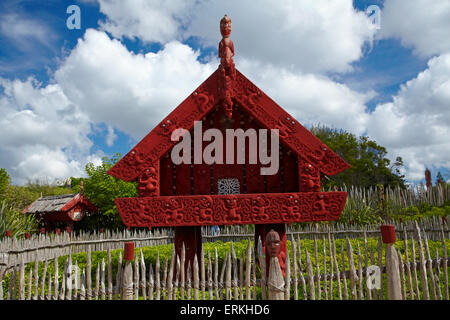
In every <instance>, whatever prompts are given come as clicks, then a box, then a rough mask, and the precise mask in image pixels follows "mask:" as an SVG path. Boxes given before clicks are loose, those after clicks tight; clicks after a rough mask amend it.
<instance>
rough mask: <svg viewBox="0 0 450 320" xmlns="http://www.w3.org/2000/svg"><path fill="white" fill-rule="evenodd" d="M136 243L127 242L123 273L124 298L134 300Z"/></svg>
mask: <svg viewBox="0 0 450 320" xmlns="http://www.w3.org/2000/svg"><path fill="white" fill-rule="evenodd" d="M133 258H134V243H133V242H125V247H124V260H125V267H124V270H123V274H122V294H121V299H122V300H132V298H133V265H132V261H133ZM119 267H120V266H119Z"/></svg>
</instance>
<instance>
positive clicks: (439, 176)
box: [436, 171, 444, 184]
mask: <svg viewBox="0 0 450 320" xmlns="http://www.w3.org/2000/svg"><path fill="white" fill-rule="evenodd" d="M442 182H444V177H443V176H442V173H441V172H440V171H439V172H438V173H437V175H436V184H439V183H442Z"/></svg>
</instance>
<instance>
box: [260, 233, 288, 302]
mask: <svg viewBox="0 0 450 320" xmlns="http://www.w3.org/2000/svg"><path fill="white" fill-rule="evenodd" d="M265 240H266V241H265V242H266V261H267V259H270V260H269V265H268V268H267V269H266V270H267V271H268V278H267V279H268V280H267V287H268V289H269V300H283V299H284V295H285V293H284V290H285V283H284V276H285V272H284V271H282V270H281V266H280V260H281V259H279V257H280V254H281V248H280V245H281V241H280V236H279V235H278V233H277V232H276V231H274V230H273V229H272V230H270V231H269V232H268V233H267V236H266V239H265ZM285 243H286V241H285ZM284 260H286V256H285V257H284ZM266 265H267V264H266Z"/></svg>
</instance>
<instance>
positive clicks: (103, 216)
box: [71, 153, 137, 229]
mask: <svg viewBox="0 0 450 320" xmlns="http://www.w3.org/2000/svg"><path fill="white" fill-rule="evenodd" d="M120 158H121V155H120V154H119V153H116V154H115V155H114V156H113V157H112V158H111V159H108V158H107V157H104V158H102V164H101V165H100V166H94V164H93V163H88V164H87V165H86V167H85V170H86V173H87V175H88V178H74V177H72V178H71V181H72V188H73V191H74V192H79V191H80V181H83V193H84V195H85V196H86V197H87V198H88V199H89V201H91V202H92V203H93V204H95V205H96V206H97V208H98V209H99V212H98V213H96V214H92V215H90V216H87V217H85V218H84V219H83V220H82V221H81V223H80V228H84V229H98V228H108V229H123V228H124V227H125V225H124V224H123V222H122V220H121V218H120V216H119V213H118V211H117V208H116V206H115V204H114V199H115V198H124V197H137V183H136V182H125V181H122V180H120V179H117V178H115V177H113V176H110V175H108V174H107V173H106V172H107V171H108V170H109V169H110V168H111V167H112V166H114V164H116V163H117V162H118V161H119V160H120Z"/></svg>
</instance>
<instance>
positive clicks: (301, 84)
mask: <svg viewBox="0 0 450 320" xmlns="http://www.w3.org/2000/svg"><path fill="white" fill-rule="evenodd" d="M239 67H240V71H241V72H243V74H244V75H245V76H246V77H247V78H249V79H250V81H252V82H253V83H255V84H256V85H257V86H258V87H259V88H261V90H263V91H264V92H265V93H266V94H267V95H269V96H270V97H271V98H272V99H273V100H274V101H275V102H276V103H277V104H279V105H280V106H281V107H282V108H284V109H285V110H286V111H287V112H289V113H290V114H291V115H292V116H294V117H295V118H296V119H297V120H298V121H300V123H302V124H303V125H306V126H310V125H312V124H314V125H316V124H318V123H320V124H323V125H327V126H330V127H335V128H338V129H341V128H342V129H346V130H349V131H351V132H353V133H355V134H358V135H360V134H363V132H364V131H365V126H366V121H367V116H368V115H367V114H366V112H365V109H366V105H365V104H366V102H367V101H368V100H370V98H371V97H372V94H371V93H369V94H362V93H358V92H356V91H353V90H351V89H350V88H348V87H347V86H346V85H344V84H340V83H336V82H334V81H332V80H330V79H329V78H327V77H324V76H320V75H315V74H302V73H293V72H290V71H288V70H285V69H281V68H276V67H273V66H269V65H261V64H258V63H255V62H252V61H248V60H241V64H240V65H239ZM261 70H264V72H261Z"/></svg>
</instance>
